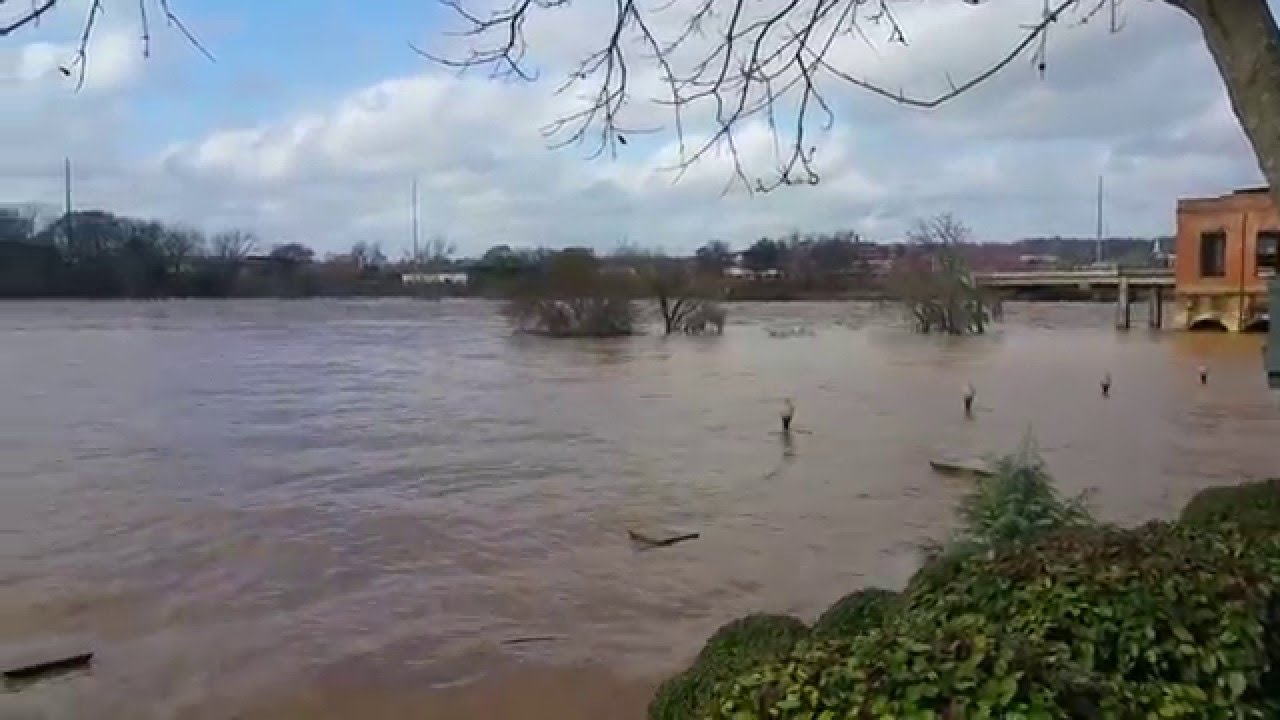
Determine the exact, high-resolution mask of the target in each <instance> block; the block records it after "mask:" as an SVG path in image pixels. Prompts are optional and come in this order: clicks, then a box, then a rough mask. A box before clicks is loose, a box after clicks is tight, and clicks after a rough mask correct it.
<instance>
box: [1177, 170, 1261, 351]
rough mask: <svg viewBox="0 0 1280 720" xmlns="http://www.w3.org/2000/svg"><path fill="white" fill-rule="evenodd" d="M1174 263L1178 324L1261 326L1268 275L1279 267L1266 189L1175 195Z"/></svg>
mask: <svg viewBox="0 0 1280 720" xmlns="http://www.w3.org/2000/svg"><path fill="white" fill-rule="evenodd" d="M1174 268H1175V270H1174V272H1175V277H1176V279H1177V289H1176V291H1175V297H1176V299H1175V303H1176V306H1175V315H1176V322H1177V324H1178V326H1179V327H1183V328H1189V329H1192V330H1200V329H1204V330H1212V329H1217V330H1228V331H1232V332H1237V331H1259V330H1265V329H1266V328H1267V327H1268V325H1269V315H1268V307H1267V305H1268V302H1267V280H1268V279H1269V278H1271V277H1273V276H1274V275H1275V274H1276V270H1277V269H1278V268H1280V213H1277V212H1276V207H1275V205H1274V204H1273V203H1272V202H1271V195H1270V193H1269V190H1268V189H1267V188H1265V187H1264V188H1249V189H1246V190H1237V191H1235V192H1233V193H1231V194H1230V195H1223V196H1221V197H1211V198H1184V199H1181V200H1179V201H1178V236H1177V261H1176V263H1175V266H1174Z"/></svg>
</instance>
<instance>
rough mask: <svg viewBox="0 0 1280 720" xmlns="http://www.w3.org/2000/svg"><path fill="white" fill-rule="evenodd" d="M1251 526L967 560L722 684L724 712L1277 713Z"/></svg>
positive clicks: (1095, 538) (1113, 534)
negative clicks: (840, 632) (877, 613)
mask: <svg viewBox="0 0 1280 720" xmlns="http://www.w3.org/2000/svg"><path fill="white" fill-rule="evenodd" d="M1246 542H1248V541H1247V540H1246V539H1245V538H1244V536H1242V535H1239V534H1235V535H1226V534H1217V533H1208V532H1201V531H1198V530H1195V529H1190V528H1183V527H1179V526H1172V525H1163V524H1151V525H1148V526H1144V527H1142V528H1138V529H1136V530H1128V531H1121V530H1114V529H1108V528H1068V529H1064V530H1061V531H1058V532H1056V533H1053V534H1051V535H1049V536H1046V537H1043V538H1041V539H1039V540H1037V541H1034V542H1031V543H1019V544H1013V545H1009V546H1005V547H1004V548H1003V549H998V550H996V551H994V552H993V553H991V554H982V555H973V556H969V557H967V558H964V559H963V560H961V561H959V562H960V563H961V567H960V568H959V572H956V573H954V574H953V575H952V576H951V577H950V578H949V579H947V580H945V581H942V582H938V583H936V584H931V583H928V582H922V583H920V585H919V587H918V588H917V589H916V590H915V591H914V592H913V593H912V594H911V595H910V596H909V597H907V598H906V599H905V600H906V601H905V604H904V606H903V607H902V609H901V610H899V611H898V612H896V613H893V614H891V615H889V616H887V617H886V620H885V623H884V625H883V626H882V627H881V628H879V629H876V630H872V631H870V632H867V633H864V634H862V635H860V636H857V637H853V638H841V639H828V640H824V639H818V640H815V641H812V642H806V643H800V644H799V645H798V646H797V647H796V649H795V650H794V651H793V652H791V653H790V654H789V655H788V656H787V657H785V658H781V659H779V660H777V661H775V662H772V663H768V664H766V665H763V666H761V667H758V668H756V669H755V670H754V671H751V672H747V673H743V674H742V675H740V676H739V677H737V678H735V679H734V680H732V681H730V682H727V683H724V684H722V685H721V686H720V690H719V693H718V694H719V698H720V702H719V703H718V706H717V707H716V708H715V710H716V713H717V715H716V717H719V718H726V719H728V718H732V719H733V720H747V719H750V718H762V719H763V718H777V719H779V720H783V719H788V718H805V719H806V720H808V719H810V718H824V719H829V718H844V717H857V718H864V717H865V718H875V717H897V718H914V717H919V718H930V717H1024V718H1060V717H1067V718H1076V717H1078V718H1086V717H1116V718H1130V717H1185V718H1192V717H1194V718H1223V719H1226V718H1249V717H1267V716H1269V713H1271V712H1274V711H1276V710H1280V707H1277V706H1276V704H1275V701H1274V700H1272V699H1269V697H1268V695H1267V693H1266V692H1265V691H1266V689H1267V687H1268V682H1267V681H1268V677H1267V676H1266V673H1267V670H1268V667H1269V658H1268V647H1267V644H1268V643H1267V638H1268V636H1269V635H1270V634H1271V633H1270V632H1269V630H1273V628H1271V627H1270V622H1271V621H1270V618H1271V616H1272V614H1273V613H1272V612H1271V608H1272V607H1273V603H1271V602H1270V598H1271V593H1272V587H1273V584H1274V581H1275V580H1276V578H1275V577H1268V576H1267V575H1266V574H1265V573H1264V572H1263V569H1264V564H1263V563H1259V562H1256V561H1255V558H1258V557H1263V556H1268V555H1269V556H1271V557H1276V556H1277V555H1278V554H1277V553H1276V551H1275V547H1276V544H1275V543H1274V542H1269V543H1268V544H1266V546H1265V549H1264V547H1263V546H1262V545H1258V546H1257V547H1255V548H1253V549H1252V550H1251V549H1250V548H1247V547H1245V545H1244V543H1246Z"/></svg>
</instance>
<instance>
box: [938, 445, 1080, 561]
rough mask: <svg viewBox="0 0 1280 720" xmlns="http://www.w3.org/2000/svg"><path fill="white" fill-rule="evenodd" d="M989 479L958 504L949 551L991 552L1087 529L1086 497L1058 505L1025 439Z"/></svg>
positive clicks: (998, 463)
mask: <svg viewBox="0 0 1280 720" xmlns="http://www.w3.org/2000/svg"><path fill="white" fill-rule="evenodd" d="M992 470H993V471H994V474H993V475H992V476H991V477H988V478H982V479H980V480H978V481H977V482H976V483H975V485H974V488H973V490H972V491H971V492H970V493H969V494H968V495H966V496H965V498H964V499H963V500H962V501H961V503H960V507H959V510H958V513H959V516H960V530H959V532H957V533H956V535H955V537H953V538H952V541H951V545H952V547H953V548H958V549H965V550H978V549H990V548H994V547H997V546H1000V545H1002V544H1006V543H1013V542H1027V541H1031V540H1035V539H1036V538H1039V537H1043V536H1044V535H1046V534H1048V533H1051V532H1054V531H1056V530H1058V529H1061V528H1064V527H1078V526H1085V525H1092V524H1093V518H1092V517H1091V515H1090V512H1089V507H1088V498H1087V496H1086V495H1083V494H1082V495H1079V496H1076V497H1074V498H1069V499H1063V498H1062V497H1060V496H1059V495H1058V492H1057V491H1056V490H1055V489H1054V487H1053V477H1052V476H1050V475H1049V471H1048V469H1047V468H1046V467H1045V464H1044V460H1043V459H1042V458H1041V457H1040V454H1039V452H1038V451H1037V449H1036V447H1035V444H1034V442H1033V441H1032V439H1031V437H1030V435H1028V436H1027V437H1025V438H1023V441H1022V444H1021V446H1020V447H1019V448H1018V450H1017V451H1016V452H1014V453H1012V454H1009V455H1005V456H1003V457H999V458H997V459H996V460H995V461H994V462H993V463H992Z"/></svg>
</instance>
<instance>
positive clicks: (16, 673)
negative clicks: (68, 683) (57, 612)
mask: <svg viewBox="0 0 1280 720" xmlns="http://www.w3.org/2000/svg"><path fill="white" fill-rule="evenodd" d="M92 661H93V653H91V652H87V653H81V654H79V655H72V656H69V657H64V658H59V659H57V660H49V661H46V662H41V663H35V664H34V665H24V666H23V667H17V668H13V669H12V670H5V671H4V680H5V684H6V685H25V684H30V683H34V682H38V681H40V680H47V679H49V678H52V677H57V676H59V675H65V674H66V673H69V672H74V671H76V670H82V669H84V668H87V667H89V663H91V662H92Z"/></svg>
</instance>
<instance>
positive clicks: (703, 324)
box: [621, 250, 725, 335]
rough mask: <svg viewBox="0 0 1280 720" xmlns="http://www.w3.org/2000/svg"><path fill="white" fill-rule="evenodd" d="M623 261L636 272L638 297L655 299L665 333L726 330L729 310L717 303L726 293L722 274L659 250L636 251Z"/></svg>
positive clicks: (702, 333) (698, 333) (691, 333)
mask: <svg viewBox="0 0 1280 720" xmlns="http://www.w3.org/2000/svg"><path fill="white" fill-rule="evenodd" d="M621 261H622V262H623V263H625V266H626V267H629V268H631V269H632V270H633V271H634V273H635V274H634V276H633V280H634V283H635V285H634V287H635V293H636V296H637V297H641V298H646V299H650V300H652V301H653V304H654V307H655V309H656V310H657V314H658V318H659V320H660V321H661V322H662V331H663V334H664V335H671V334H674V333H685V334H686V335H704V334H707V333H715V334H717V335H718V334H721V333H723V332H724V323H725V311H724V309H723V308H722V307H721V306H720V304H719V303H718V302H716V301H717V300H718V299H719V298H720V297H722V296H723V294H724V288H723V285H722V283H721V280H720V278H721V276H720V274H718V273H716V274H713V273H710V272H701V271H699V269H698V267H696V261H695V263H694V266H691V264H690V263H689V262H687V261H686V260H685V259H683V258H672V257H667V256H665V255H662V254H659V253H645V252H643V251H634V250H632V251H630V252H629V254H628V255H627V256H625V257H623V258H621Z"/></svg>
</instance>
